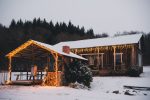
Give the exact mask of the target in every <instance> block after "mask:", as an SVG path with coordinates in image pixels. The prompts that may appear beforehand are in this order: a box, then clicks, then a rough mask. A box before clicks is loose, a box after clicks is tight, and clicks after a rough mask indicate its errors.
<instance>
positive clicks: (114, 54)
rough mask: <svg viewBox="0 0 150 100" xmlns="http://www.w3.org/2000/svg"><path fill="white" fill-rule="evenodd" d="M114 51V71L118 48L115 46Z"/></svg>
mask: <svg viewBox="0 0 150 100" xmlns="http://www.w3.org/2000/svg"><path fill="white" fill-rule="evenodd" d="M113 49H114V70H116V46H113Z"/></svg>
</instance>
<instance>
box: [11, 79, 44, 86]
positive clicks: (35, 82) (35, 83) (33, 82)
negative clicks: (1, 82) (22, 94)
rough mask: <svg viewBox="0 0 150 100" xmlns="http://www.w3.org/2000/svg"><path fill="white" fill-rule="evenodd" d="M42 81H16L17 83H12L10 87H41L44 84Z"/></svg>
mask: <svg viewBox="0 0 150 100" xmlns="http://www.w3.org/2000/svg"><path fill="white" fill-rule="evenodd" d="M42 81H43V80H41V79H38V80H16V81H12V82H11V83H10V84H9V85H25V86H29V85H40V84H42Z"/></svg>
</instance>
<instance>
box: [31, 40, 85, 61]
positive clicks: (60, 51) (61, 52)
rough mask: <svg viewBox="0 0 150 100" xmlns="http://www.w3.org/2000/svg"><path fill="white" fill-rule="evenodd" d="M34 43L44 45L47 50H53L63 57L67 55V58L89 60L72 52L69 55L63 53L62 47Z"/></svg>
mask: <svg viewBox="0 0 150 100" xmlns="http://www.w3.org/2000/svg"><path fill="white" fill-rule="evenodd" d="M33 41H34V42H36V43H38V44H40V45H42V46H44V47H46V48H48V49H51V50H53V51H55V52H57V53H59V54H61V55H65V56H68V57H73V58H78V59H82V60H87V59H85V58H83V57H81V56H79V55H76V54H74V53H72V52H70V53H69V54H67V53H65V52H63V51H62V47H54V46H52V45H49V44H46V43H42V42H38V41H35V40H33Z"/></svg>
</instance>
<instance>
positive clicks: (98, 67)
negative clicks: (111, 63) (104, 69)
mask: <svg viewBox="0 0 150 100" xmlns="http://www.w3.org/2000/svg"><path fill="white" fill-rule="evenodd" d="M97 49H98V50H97V51H98V52H97V65H98V69H100V68H99V60H100V59H99V47H98V48H97Z"/></svg>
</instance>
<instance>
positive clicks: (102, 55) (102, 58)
mask: <svg viewBox="0 0 150 100" xmlns="http://www.w3.org/2000/svg"><path fill="white" fill-rule="evenodd" d="M103 61H104V53H102V54H101V62H102V68H103V67H104V62H103Z"/></svg>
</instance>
